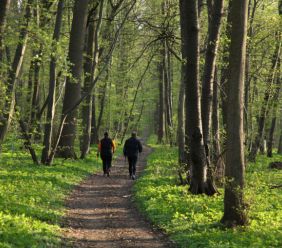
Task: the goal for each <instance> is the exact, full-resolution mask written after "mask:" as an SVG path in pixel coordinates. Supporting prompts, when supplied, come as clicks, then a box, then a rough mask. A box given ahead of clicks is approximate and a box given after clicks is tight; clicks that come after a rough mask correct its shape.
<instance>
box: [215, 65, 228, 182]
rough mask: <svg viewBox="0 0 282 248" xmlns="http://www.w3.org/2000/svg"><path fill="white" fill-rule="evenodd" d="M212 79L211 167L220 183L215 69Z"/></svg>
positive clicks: (220, 167) (221, 170)
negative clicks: (213, 167)
mask: <svg viewBox="0 0 282 248" xmlns="http://www.w3.org/2000/svg"><path fill="white" fill-rule="evenodd" d="M214 79H215V80H214V84H213V103H212V133H213V140H212V141H213V165H214V166H215V177H216V179H217V181H220V180H221V179H223V177H224V168H225V164H224V160H223V158H222V154H221V153H222V152H221V146H220V129H219V103H218V82H217V69H215V77H214Z"/></svg>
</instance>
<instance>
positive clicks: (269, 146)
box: [267, 57, 281, 157]
mask: <svg viewBox="0 0 282 248" xmlns="http://www.w3.org/2000/svg"><path fill="white" fill-rule="evenodd" d="M277 67H278V72H277V78H276V85H275V86H276V88H275V93H274V96H273V101H272V102H273V106H272V109H273V111H272V113H273V115H272V121H271V127H270V131H269V136H268V142H267V157H272V147H273V142H274V141H273V138H274V137H273V136H274V131H275V126H276V119H277V117H276V116H277V110H278V108H279V106H278V103H279V95H280V90H281V73H280V72H281V64H280V57H279V58H278V64H277Z"/></svg>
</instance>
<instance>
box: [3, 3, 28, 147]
mask: <svg viewBox="0 0 282 248" xmlns="http://www.w3.org/2000/svg"><path fill="white" fill-rule="evenodd" d="M31 4H32V1H31V0H29V1H28V2H27V5H26V9H25V16H24V23H23V27H22V28H21V31H20V35H19V42H18V45H17V48H16V51H15V56H14V60H13V63H12V66H11V68H10V69H9V72H8V80H7V89H6V92H5V94H6V100H5V104H4V109H3V114H2V116H1V117H0V144H1V143H2V142H3V141H4V139H5V136H6V133H7V130H8V127H9V125H10V122H11V118H12V114H13V110H14V94H15V88H16V81H17V78H18V76H19V72H20V69H21V66H22V62H23V57H24V54H25V50H26V45H27V39H28V26H29V22H30V18H31Z"/></svg>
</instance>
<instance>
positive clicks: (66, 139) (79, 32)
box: [59, 0, 89, 158]
mask: <svg viewBox="0 0 282 248" xmlns="http://www.w3.org/2000/svg"><path fill="white" fill-rule="evenodd" d="M88 2H89V1H88V0H84V1H78V0H76V1H75V3H74V10H73V21H72V28H71V34H70V44H69V61H70V63H71V75H72V77H67V81H66V90H65V97H64V101H63V115H64V113H66V112H68V110H69V109H71V108H72V107H73V106H74V103H76V102H78V101H79V99H80V98H81V85H80V78H81V72H82V65H83V63H82V61H83V45H84V40H85V37H84V34H85V29H86V19H87V9H88V8H87V7H88ZM77 115H78V113H77V107H76V108H75V109H74V110H73V111H72V112H71V113H70V114H69V115H67V117H66V121H65V124H64V127H63V130H62V134H61V138H60V143H59V147H60V151H59V155H60V156H61V157H63V158H76V154H75V151H74V142H75V137H76V119H77Z"/></svg>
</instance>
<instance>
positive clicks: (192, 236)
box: [134, 139, 282, 248]
mask: <svg viewBox="0 0 282 248" xmlns="http://www.w3.org/2000/svg"><path fill="white" fill-rule="evenodd" d="M149 143H151V146H152V147H153V148H154V152H153V153H152V154H151V155H150V156H149V158H148V165H147V167H146V169H145V171H144V173H143V175H142V177H141V178H139V180H138V181H137V183H136V184H135V187H134V195H135V201H136V203H137V205H138V207H139V209H140V210H141V211H142V212H143V214H145V215H147V216H148V218H149V219H150V221H152V223H153V224H154V225H156V226H158V227H160V228H161V229H163V230H164V231H165V232H166V233H168V234H169V236H170V237H171V239H173V240H174V241H176V243H177V244H178V245H179V247H222V248H228V247H238V248H239V247H256V248H259V247H261V248H265V247H282V206H281V202H282V188H274V189H270V187H271V186H272V185H278V184H281V182H282V171H281V170H272V169H269V168H268V164H269V162H271V161H282V156H281V155H277V154H274V156H273V158H266V156H262V155H260V156H258V158H257V162H256V163H248V165H247V169H246V191H245V195H246V200H247V204H248V206H249V207H248V215H249V217H250V223H249V225H248V226H246V227H238V228H234V229H226V228H224V227H223V226H222V225H221V224H220V219H221V218H222V216H223V196H224V192H223V188H219V191H220V194H219V195H215V196H206V195H192V194H190V193H189V192H188V186H180V185H179V182H178V177H177V171H176V170H177V168H176V165H177V148H171V147H169V146H163V145H155V142H154V141H153V140H152V139H151V141H150V142H149Z"/></svg>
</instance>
